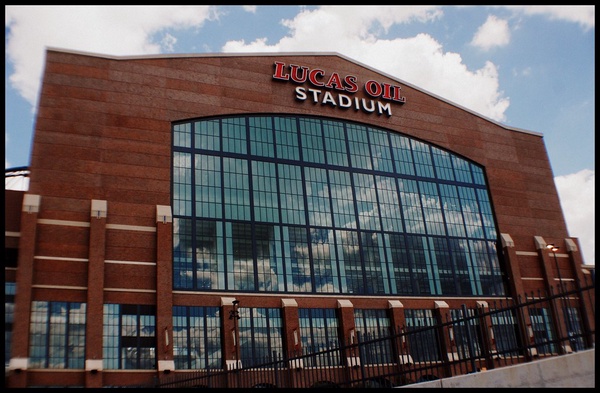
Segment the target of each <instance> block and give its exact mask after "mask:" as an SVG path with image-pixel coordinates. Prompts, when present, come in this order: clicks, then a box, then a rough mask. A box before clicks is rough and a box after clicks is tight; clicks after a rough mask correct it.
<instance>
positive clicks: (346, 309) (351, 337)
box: [337, 299, 360, 367]
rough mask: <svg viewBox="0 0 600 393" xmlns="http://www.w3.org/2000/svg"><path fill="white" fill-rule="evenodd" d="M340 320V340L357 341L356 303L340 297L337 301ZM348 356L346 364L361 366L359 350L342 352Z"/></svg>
mask: <svg viewBox="0 0 600 393" xmlns="http://www.w3.org/2000/svg"><path fill="white" fill-rule="evenodd" d="M337 306H338V310H339V314H338V315H339V321H340V332H341V336H340V340H341V341H342V343H343V345H348V344H353V343H356V328H355V325H354V305H353V304H352V302H351V301H350V300H346V299H340V300H338V301H337ZM341 355H342V356H343V357H345V358H346V361H347V363H346V365H347V366H350V367H356V366H360V362H359V359H360V358H359V356H358V351H356V353H355V351H352V350H350V351H348V352H347V353H345V354H341Z"/></svg>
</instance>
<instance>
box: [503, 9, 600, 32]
mask: <svg viewBox="0 0 600 393" xmlns="http://www.w3.org/2000/svg"><path fill="white" fill-rule="evenodd" d="M508 8H511V9H513V10H517V11H521V12H523V13H524V14H527V15H542V16H546V17H548V19H550V20H559V21H566V22H574V23H577V24H579V25H580V26H581V27H583V28H584V29H585V30H590V29H593V28H594V27H595V26H596V7H595V6H593V5H585V6H582V5H580V6H573V5H545V6H539V5H538V6H511V7H508Z"/></svg>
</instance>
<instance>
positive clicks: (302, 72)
mask: <svg viewBox="0 0 600 393" xmlns="http://www.w3.org/2000/svg"><path fill="white" fill-rule="evenodd" d="M274 65H275V73H274V74H273V79H275V80H280V81H292V82H295V83H297V84H306V83H307V82H308V84H309V85H310V86H312V87H305V86H297V87H296V88H295V89H294V91H295V94H296V99H297V100H298V101H307V100H308V101H312V102H313V103H314V104H318V103H321V104H322V105H330V106H332V107H339V108H343V109H349V108H353V109H354V110H357V111H358V110H362V111H363V112H365V113H377V114H378V115H382V114H386V115H387V116H388V117H389V116H392V108H391V105H390V103H398V104H404V103H405V102H406V98H405V97H403V96H402V95H401V92H400V90H401V87H400V86H396V85H391V84H389V83H380V82H377V81H375V80H368V81H366V82H365V83H364V84H362V89H363V91H364V92H365V93H366V94H367V95H368V96H370V97H372V98H373V99H365V98H359V97H352V96H350V95H349V94H354V93H356V92H358V90H359V86H360V85H361V84H360V83H359V82H358V77H356V76H354V75H344V76H342V75H340V74H339V73H337V72H333V73H331V74H328V73H326V72H325V71H324V70H322V69H320V68H313V69H311V68H310V67H307V66H300V65H295V64H290V65H286V64H285V63H283V62H280V61H276V62H275V64H274Z"/></svg>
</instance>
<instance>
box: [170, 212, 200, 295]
mask: <svg viewBox="0 0 600 393" xmlns="http://www.w3.org/2000/svg"><path fill="white" fill-rule="evenodd" d="M195 247H196V246H195V245H194V244H193V242H192V220H191V219H183V218H174V219H173V287H174V288H176V289H184V288H193V287H194V286H193V282H194V280H193V250H194V248H195Z"/></svg>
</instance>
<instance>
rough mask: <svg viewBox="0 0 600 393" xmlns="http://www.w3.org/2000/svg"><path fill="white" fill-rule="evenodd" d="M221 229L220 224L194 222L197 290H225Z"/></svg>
mask: <svg viewBox="0 0 600 393" xmlns="http://www.w3.org/2000/svg"><path fill="white" fill-rule="evenodd" d="M222 228H223V227H222V224H221V223H220V222H214V221H196V241H195V249H196V286H195V288H197V289H225V270H224V267H225V266H224V264H223V255H224V253H223V229H222Z"/></svg>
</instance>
